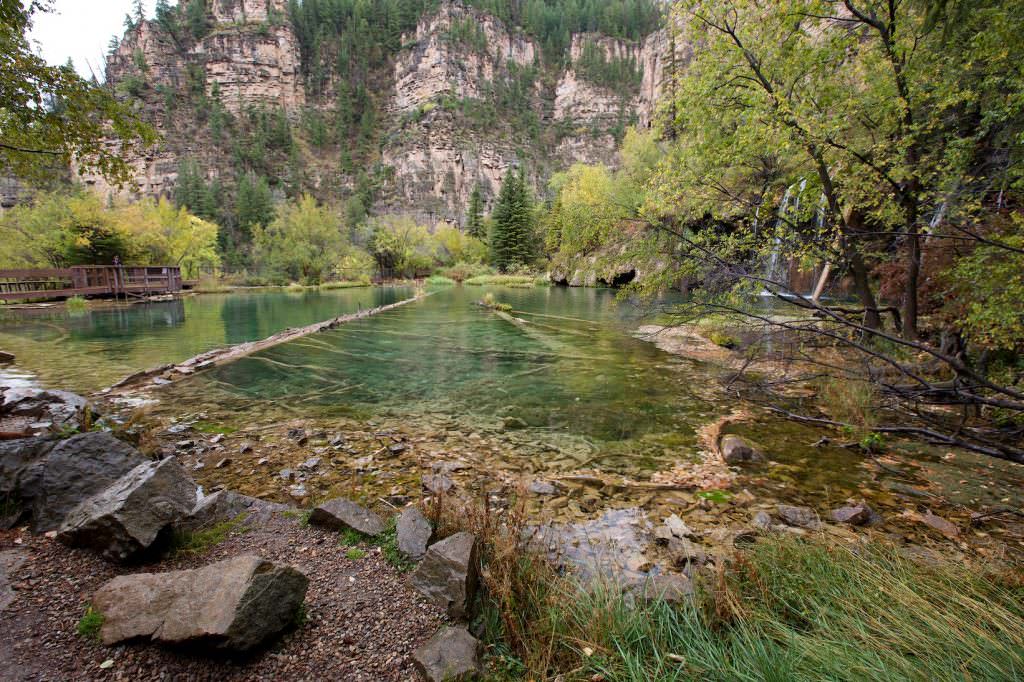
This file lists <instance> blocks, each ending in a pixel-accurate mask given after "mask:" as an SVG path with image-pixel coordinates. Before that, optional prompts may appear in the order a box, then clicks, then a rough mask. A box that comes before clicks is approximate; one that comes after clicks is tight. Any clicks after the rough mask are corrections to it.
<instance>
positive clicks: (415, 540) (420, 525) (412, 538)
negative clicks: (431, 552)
mask: <svg viewBox="0 0 1024 682" xmlns="http://www.w3.org/2000/svg"><path fill="white" fill-rule="evenodd" d="M396 530H397V532H398V549H399V550H400V551H401V552H402V553H403V554H405V555H406V556H407V557H409V558H410V559H415V560H419V559H421V558H423V555H424V554H426V552H427V545H428V544H429V543H430V536H431V535H432V534H433V532H434V531H433V529H432V528H431V527H430V522H429V521H427V518H426V517H425V516H423V512H422V511H420V508H419V507H416V506H412V507H406V508H405V509H403V510H402V513H401V514H399V515H398V523H397V524H396Z"/></svg>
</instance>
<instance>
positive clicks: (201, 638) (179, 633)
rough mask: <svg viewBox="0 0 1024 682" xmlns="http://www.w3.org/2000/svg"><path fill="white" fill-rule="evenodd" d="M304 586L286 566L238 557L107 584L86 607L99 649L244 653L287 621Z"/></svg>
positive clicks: (302, 577) (302, 578) (302, 579)
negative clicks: (172, 647)
mask: <svg viewBox="0 0 1024 682" xmlns="http://www.w3.org/2000/svg"><path fill="white" fill-rule="evenodd" d="M308 584H309V580H308V579H307V578H306V576H305V575H303V574H302V573H301V572H300V571H298V570H297V569H295V568H293V567H291V566H283V565H279V564H274V563H272V562H270V561H266V560H264V559H261V558H259V557H255V556H239V557H234V558H232V559H228V560H226V561H220V562H218V563H215V564H210V565H209V566H204V567H202V568H198V569H193V570H189V571H172V572H170V573H138V574H135V575H123V576H118V577H117V578H114V579H113V580H111V581H110V582H108V583H106V584H105V585H103V586H102V587H101V588H100V589H99V591H98V592H96V594H95V596H94V597H93V600H92V605H93V608H95V609H96V610H97V611H99V612H100V614H102V616H103V626H102V627H101V628H100V639H101V640H102V642H103V643H104V644H106V645H111V644H116V643H118V642H123V641H125V640H131V639H138V638H148V639H150V640H152V641H155V642H164V643H173V644H184V643H189V644H193V645H196V646H200V647H209V648H214V649H224V650H231V651H248V650H250V649H253V648H254V647H257V646H259V645H260V644H262V643H264V642H266V641H267V640H269V639H270V638H271V637H273V636H275V635H277V634H279V633H280V632H281V631H282V630H284V629H285V628H286V627H288V626H289V625H290V624H291V623H292V622H294V620H295V616H296V614H297V613H298V609H299V607H300V605H301V604H302V601H303V599H305V596H306V587H307V586H308Z"/></svg>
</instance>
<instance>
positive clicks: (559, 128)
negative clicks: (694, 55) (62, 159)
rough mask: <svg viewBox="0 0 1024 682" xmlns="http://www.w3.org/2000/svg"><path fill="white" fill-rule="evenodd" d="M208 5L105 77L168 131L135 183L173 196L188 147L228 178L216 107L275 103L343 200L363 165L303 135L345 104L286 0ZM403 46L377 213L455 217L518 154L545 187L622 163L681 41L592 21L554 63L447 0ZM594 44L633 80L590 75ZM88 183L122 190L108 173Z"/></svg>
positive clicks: (311, 173) (146, 35) (391, 97)
mask: <svg viewBox="0 0 1024 682" xmlns="http://www.w3.org/2000/svg"><path fill="white" fill-rule="evenodd" d="M209 5H210V8H211V9H210V14H209V15H208V21H209V22H210V24H211V27H210V30H209V32H208V33H206V34H205V35H204V36H203V37H202V38H201V39H199V40H196V39H194V38H193V37H192V36H191V34H189V33H188V32H187V31H177V32H175V33H174V34H169V33H168V31H166V30H164V28H162V27H161V26H159V25H158V24H157V23H156V22H154V21H144V22H142V23H141V24H140V25H139V26H137V27H135V28H134V29H133V30H131V31H129V32H128V33H127V34H126V35H125V37H124V39H123V41H122V42H121V44H120V46H119V47H118V49H117V50H116V51H115V52H114V53H113V54H112V55H111V56H110V57H109V59H108V65H107V74H108V81H109V82H110V83H111V84H112V86H113V87H115V88H116V89H117V90H118V92H121V93H122V94H123V95H124V96H125V97H128V98H131V99H133V100H134V101H135V105H136V106H137V107H138V108H139V109H140V111H142V112H143V114H144V116H145V117H146V118H147V119H148V120H150V121H152V122H153V124H154V125H155V126H156V127H157V128H158V129H159V130H160V131H161V132H162V133H163V135H164V139H163V142H162V143H161V145H160V146H159V148H158V149H156V150H154V151H153V152H152V153H151V154H150V155H149V156H147V157H146V158H138V159H134V160H133V165H134V166H135V168H136V170H137V176H136V178H137V182H138V185H139V187H138V192H140V193H141V194H143V195H159V194H169V193H170V192H171V191H172V190H173V187H174V184H175V181H176V177H177V172H178V168H179V164H180V161H181V159H183V158H186V157H188V158H194V159H196V160H197V162H198V163H199V164H200V166H201V167H202V168H203V170H204V171H205V172H206V174H207V175H208V177H210V178H214V177H219V178H221V179H222V180H224V181H226V182H230V181H231V179H232V178H233V177H234V175H235V174H236V173H237V169H236V168H234V167H233V163H232V158H231V156H230V154H226V153H225V144H223V143H222V142H218V139H217V138H218V131H217V130H215V129H214V128H215V126H217V125H218V124H217V123H216V121H217V120H220V119H218V118H217V117H218V116H221V118H223V116H227V117H235V118H239V117H241V116H242V115H243V114H244V113H245V112H247V111H249V110H251V109H252V108H253V107H264V108H272V109H274V110H276V111H283V112H285V115H286V116H287V118H288V119H289V120H290V121H291V122H292V124H293V129H294V130H295V131H296V132H295V134H296V135H297V136H298V138H299V143H298V144H297V145H296V150H297V151H293V152H292V156H293V157H294V156H295V155H299V156H300V158H299V160H298V161H296V160H295V159H294V158H291V159H290V160H288V163H291V164H295V163H303V164H304V168H305V171H304V173H301V174H298V175H301V177H302V178H303V183H304V184H303V187H304V189H307V190H311V191H314V192H316V193H318V194H320V195H322V196H321V197H320V198H321V199H325V200H332V199H333V200H337V199H340V198H341V197H340V196H337V194H338V193H341V194H344V193H345V192H346V191H347V189H346V188H351V187H352V186H353V184H354V181H353V178H352V177H349V176H348V175H347V174H346V173H345V172H344V171H343V169H342V167H341V165H340V164H339V162H338V161H337V158H338V156H339V154H338V153H337V152H336V151H334V150H327V151H324V150H322V149H316V148H313V146H311V145H309V144H305V143H304V142H305V140H303V139H302V136H303V133H302V132H301V127H300V126H299V125H298V123H299V122H300V121H302V120H304V118H303V117H305V116H308V115H309V114H310V112H320V113H322V114H328V113H330V112H331V111H332V110H333V109H334V107H337V106H339V105H338V102H337V100H336V98H335V97H334V96H333V93H334V88H333V84H329V85H328V87H327V88H321V89H320V91H319V93H318V94H313V93H312V92H311V91H310V89H308V88H307V87H306V85H305V79H304V74H303V68H302V63H301V57H300V50H299V45H298V39H297V37H296V33H295V31H294V29H293V27H292V26H291V24H290V22H289V20H288V17H287V13H286V11H285V10H286V8H285V2H284V0H216V1H215V2H211V3H209ZM402 45H403V48H402V49H401V50H400V51H399V52H398V53H397V54H396V55H395V56H394V57H393V58H391V59H390V62H389V63H390V66H389V67H388V71H387V72H386V73H384V74H383V76H382V78H381V79H380V82H382V83H385V84H386V85H384V87H382V88H378V89H377V91H375V92H373V93H372V96H373V98H374V101H375V102H376V103H377V106H378V110H379V111H380V112H381V115H380V116H379V118H378V120H377V121H376V126H377V128H378V132H379V136H378V139H379V146H378V154H379V157H378V158H379V164H380V167H381V168H382V169H383V172H381V173H379V176H380V177H381V178H383V180H382V181H381V184H380V187H379V191H378V196H377V198H376V203H375V206H374V210H375V211H377V212H398V213H409V214H412V215H414V216H416V217H418V218H420V219H423V220H432V221H436V220H448V221H452V222H461V221H462V219H463V216H464V210H465V205H466V203H467V201H468V197H469V194H470V192H471V191H472V189H473V187H474V186H475V185H476V184H477V183H479V184H480V185H481V186H482V188H483V191H484V196H485V197H486V198H487V200H488V201H491V200H492V199H493V197H494V195H496V193H497V190H498V187H499V186H500V183H501V179H502V177H503V176H504V175H505V173H506V172H507V171H508V169H509V168H510V167H512V166H514V165H516V164H520V163H521V164H525V167H526V168H527V170H528V173H529V176H530V178H531V180H532V182H533V184H534V186H535V188H536V189H537V190H538V191H542V190H543V187H544V183H545V182H546V179H547V177H548V176H549V175H550V174H551V173H552V172H554V171H556V170H559V169H562V168H565V167H567V166H569V165H571V164H572V163H574V162H581V161H582V162H588V163H593V162H606V163H613V162H614V149H615V141H616V135H617V134H620V133H621V130H622V128H623V127H624V126H625V125H628V124H632V123H639V124H641V125H649V124H650V121H651V119H652V117H653V111H654V108H655V102H656V100H657V97H658V94H659V92H660V89H661V82H662V80H663V78H664V73H665V63H666V60H665V57H664V50H666V49H669V41H668V40H667V38H666V36H665V35H664V34H663V33H659V34H655V35H652V36H649V37H648V38H647V39H646V40H645V41H643V42H642V43H634V42H630V41H626V40H621V39H613V38H609V37H606V36H601V35H596V34H580V35H576V36H573V38H572V44H571V49H570V54H569V56H568V59H565V60H563V61H564V63H563V64H562V65H561V66H560V67H557V68H555V67H552V66H550V65H547V64H545V63H544V55H543V54H542V50H541V49H540V47H539V46H538V45H537V44H536V42H535V41H534V40H532V39H531V38H530V37H529V36H527V35H526V34H524V33H523V32H522V31H520V30H519V29H517V28H515V27H511V26H507V25H505V24H504V23H503V22H501V21H500V20H498V19H496V18H494V17H493V16H490V15H488V14H487V13H485V12H482V11H480V10H477V9H474V8H470V7H467V6H465V5H463V4H461V3H460V2H458V1H457V0H443V1H442V2H441V4H440V7H439V8H438V9H437V10H436V11H435V12H431V13H428V14H426V15H424V16H423V17H421V18H420V19H419V22H418V24H417V26H416V29H415V32H413V33H410V34H407V35H405V36H403V38H402ZM595 46H596V49H597V50H599V51H600V53H601V54H603V55H604V57H605V59H607V60H609V61H611V60H628V62H629V63H630V64H633V65H634V66H635V69H636V71H637V72H638V74H637V78H636V82H635V84H634V85H630V86H628V87H608V85H607V84H605V85H602V84H600V83H596V82H594V80H593V79H588V77H587V75H586V74H585V73H583V72H582V71H581V68H580V67H579V64H580V61H581V59H583V58H584V52H585V50H591V51H593V50H594V49H595ZM590 54H591V56H593V53H590ZM328 93H329V94H328ZM183 102H191V103H193V105H190V106H185V105H183ZM513 109H514V111H512V110H513ZM218 112H225V113H224V114H223V116H222V115H221V114H219V113H218ZM282 163H284V162H282ZM282 175H283V169H282ZM270 179H271V181H272V182H274V181H275V180H276V178H273V177H272V178H270ZM86 181H87V182H90V183H92V184H93V185H94V187H95V188H96V189H97V190H98V191H101V192H103V193H112V192H114V190H113V188H110V187H108V186H107V185H106V184H105V183H104V182H103V181H102V179H100V178H86Z"/></svg>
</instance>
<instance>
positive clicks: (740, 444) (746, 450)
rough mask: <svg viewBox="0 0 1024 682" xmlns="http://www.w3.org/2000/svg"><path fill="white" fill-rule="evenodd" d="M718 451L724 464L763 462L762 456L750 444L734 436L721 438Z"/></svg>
mask: <svg viewBox="0 0 1024 682" xmlns="http://www.w3.org/2000/svg"><path fill="white" fill-rule="evenodd" d="M718 449H719V451H720V452H721V453H722V459H723V460H724V461H725V463H726V464H743V463H745V462H760V461H762V460H764V456H763V455H762V454H761V453H760V452H758V451H757V450H756V449H755V448H754V447H753V446H752V445H751V444H750V443H748V442H747V441H746V440H744V439H743V438H741V437H740V436H737V435H734V434H728V435H725V436H722V441H721V442H720V443H719V446H718Z"/></svg>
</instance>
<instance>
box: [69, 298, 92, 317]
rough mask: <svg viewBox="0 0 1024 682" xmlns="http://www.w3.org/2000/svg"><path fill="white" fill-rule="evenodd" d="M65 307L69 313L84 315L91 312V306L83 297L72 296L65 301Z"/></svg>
mask: <svg viewBox="0 0 1024 682" xmlns="http://www.w3.org/2000/svg"><path fill="white" fill-rule="evenodd" d="M64 306H65V307H66V308H67V310H68V312H69V313H84V312H86V311H87V310H89V304H88V303H87V302H86V300H85V299H84V298H82V297H81V296H72V297H71V298H69V299H68V300H66V301H64Z"/></svg>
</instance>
